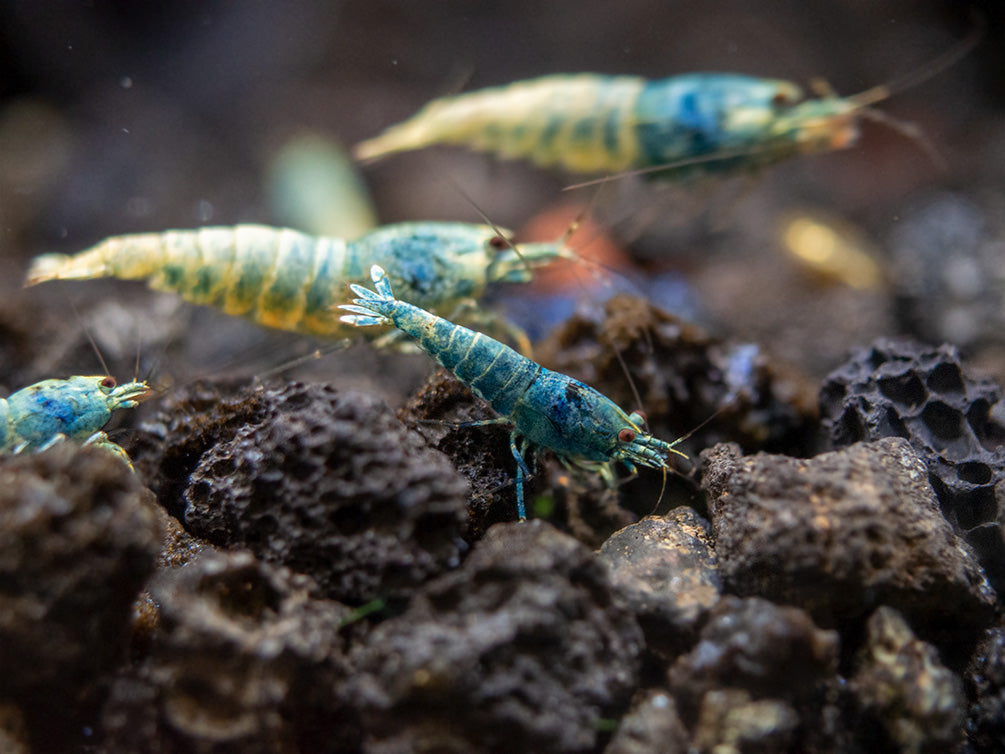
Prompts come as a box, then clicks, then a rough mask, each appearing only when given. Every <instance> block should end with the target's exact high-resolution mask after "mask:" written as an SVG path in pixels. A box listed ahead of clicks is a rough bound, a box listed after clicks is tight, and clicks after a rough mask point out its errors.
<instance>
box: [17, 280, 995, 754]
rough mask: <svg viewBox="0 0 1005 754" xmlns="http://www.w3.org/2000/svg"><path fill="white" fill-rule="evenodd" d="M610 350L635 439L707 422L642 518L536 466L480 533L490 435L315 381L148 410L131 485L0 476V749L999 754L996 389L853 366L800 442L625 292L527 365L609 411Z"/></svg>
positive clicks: (906, 350)
mask: <svg viewBox="0 0 1005 754" xmlns="http://www.w3.org/2000/svg"><path fill="white" fill-rule="evenodd" d="M614 348H617V349H618V350H619V351H620V352H621V354H622V358H623V359H624V361H625V362H626V363H627V365H628V367H629V369H630V371H631V372H632V374H633V375H635V377H636V381H637V384H638V386H639V391H640V394H641V398H642V401H643V403H644V404H645V407H646V408H647V409H648V412H649V414H648V420H649V423H650V425H651V427H652V428H653V429H654V431H655V432H656V433H657V434H659V435H660V436H663V437H674V436H676V435H679V434H682V433H683V432H684V431H686V430H687V429H689V428H691V427H689V426H687V425H689V424H690V425H691V426H693V425H694V424H696V423H698V422H699V421H700V420H701V419H702V418H706V417H707V416H709V415H712V414H715V418H714V419H713V420H712V421H711V422H709V423H708V424H707V425H705V426H704V427H701V428H700V429H699V430H698V431H697V432H696V433H695V434H694V435H693V436H692V437H690V438H689V440H688V441H687V443H686V444H685V443H682V444H681V448H682V449H685V450H687V451H688V453H689V455H690V456H691V458H692V463H691V464H688V463H687V462H685V461H684V460H683V459H679V460H680V461H681V463H680V467H681V471H680V473H679V474H677V475H674V476H672V477H671V479H670V480H669V482H668V489H667V490H666V492H665V494H664V495H663V498H662V499H660V494H659V491H660V487H661V484H662V480H661V477H660V475H659V474H658V473H655V472H652V471H646V472H645V473H643V474H642V475H641V476H640V478H639V479H636V480H632V481H630V482H627V483H625V484H623V485H621V486H620V487H619V488H618V489H616V490H611V489H607V488H606V487H605V486H604V485H603V483H602V482H601V481H600V480H599V478H598V477H596V476H595V475H587V474H572V473H570V472H569V471H567V470H565V469H564V468H562V467H561V466H560V465H559V464H558V463H556V462H555V460H554V459H552V458H550V457H548V456H547V455H543V456H542V457H541V458H539V459H538V461H537V465H536V469H537V473H536V475H535V477H534V478H533V480H531V482H530V483H529V484H528V499H529V500H530V501H532V502H531V508H532V510H533V511H534V515H533V518H532V520H530V521H528V522H527V523H523V524H521V523H517V522H514V520H513V519H514V518H515V501H514V490H513V486H512V481H511V480H512V473H513V470H512V466H513V461H512V458H511V456H510V451H509V447H508V440H507V433H506V431H505V430H504V429H501V428H499V427H491V426H489V427H477V428H463V427H460V428H459V427H457V426H454V425H456V424H457V423H459V422H465V421H476V420H479V419H483V418H487V417H489V416H490V415H491V412H490V411H489V410H488V409H487V408H486V407H485V406H484V404H483V403H482V402H481V401H480V400H479V399H477V398H475V397H474V396H473V395H472V394H471V392H470V391H469V390H468V389H467V388H466V387H465V386H463V385H460V384H459V383H457V382H456V381H455V380H453V379H452V378H451V377H450V376H449V375H447V374H446V373H444V372H442V371H439V372H436V373H434V374H433V375H432V376H431V377H430V379H429V380H428V381H427V383H426V384H425V385H424V386H422V387H421V388H420V389H419V390H418V391H417V392H416V393H414V394H413V395H412V396H411V398H410V399H409V400H408V401H407V402H406V404H405V405H404V406H403V407H401V408H400V410H399V411H398V413H397V415H396V414H395V412H394V411H393V410H392V409H391V408H390V407H388V406H386V405H385V404H383V403H382V402H381V401H380V400H378V399H376V398H374V397H372V396H370V395H369V394H366V393H359V392H354V391H351V390H340V389H339V388H338V386H337V385H334V386H333V385H325V384H316V383H315V384H304V383H298V382H289V383H283V382H277V383H275V384H274V385H265V386H263V385H252V386H246V385H241V384H238V383H234V382H220V381H217V382H214V381H209V382H201V383H195V384H192V385H188V386H182V387H179V388H176V389H174V390H173V391H171V392H169V393H168V394H167V395H165V396H163V397H162V398H161V399H160V400H159V402H158V403H156V404H155V405H153V406H150V407H147V408H148V410H147V411H146V413H145V414H144V415H143V418H142V420H140V422H139V424H140V426H139V428H138V429H137V430H136V431H134V432H133V433H132V434H131V437H130V438H129V439H130V441H131V446H130V450H131V453H132V457H133V458H134V459H135V462H136V466H137V469H138V473H137V474H135V475H133V474H130V473H129V472H128V471H127V470H126V469H125V468H124V467H122V465H121V464H119V463H118V462H116V461H115V460H114V459H111V458H108V457H106V456H105V455H103V454H102V453H101V452H99V451H97V450H95V449H77V448H74V447H72V446H69V445H62V446H58V447H55V448H52V449H50V450H48V451H46V452H44V453H41V454H38V455H35V456H25V457H15V458H6V459H2V460H0V478H2V480H3V483H2V484H0V537H2V538H3V539H2V543H0V544H2V547H0V570H2V576H3V578H2V579H0V605H2V607H3V609H2V610H0V616H2V617H0V660H2V666H3V668H4V673H3V677H2V680H0V712H2V715H0V722H2V724H0V741H3V742H4V743H5V745H8V742H9V745H8V749H9V750H11V751H18V748H17V747H21V748H20V750H21V751H57V752H58V751H77V750H86V751H90V752H101V753H102V754H104V753H107V754H112V753H113V752H179V753H180V752H189V751H204V752H242V754H246V753H247V752H343V751H348V752H351V751H363V752H412V751H436V752H477V751H485V752H504V751H561V752H601V751H606V752H611V753H618V754H621V753H627V752H667V751H671V752H672V751H680V752H685V751H701V752H710V751H713V750H714V751H716V752H720V751H735V752H748V751H749V752H753V751H757V752H802V751H814V752H818V751H819V752H867V751H868V752H872V751H921V752H937V751H952V750H955V749H958V750H960V751H973V752H992V751H996V750H1000V749H998V748H997V747H998V746H999V745H1000V742H1001V740H1002V731H1003V730H1005V702H1003V699H1005V661H1003V657H1005V653H1003V651H1002V646H1003V641H1002V636H1003V632H1005V623H1003V622H1002V618H1001V603H1000V601H999V600H998V599H997V597H996V594H995V592H994V590H993V588H992V584H991V583H989V579H988V575H991V574H989V573H987V571H986V570H985V568H986V567H987V566H989V565H993V564H994V563H996V562H998V561H997V560H996V558H1001V557H1002V552H1001V538H1000V533H1001V522H1002V514H1001V506H1000V504H998V507H997V508H994V509H993V510H992V509H989V508H988V504H984V508H981V509H980V510H982V511H984V512H982V513H980V514H979V515H980V517H981V518H980V520H975V516H977V515H978V514H975V513H973V512H972V511H973V510H974V509H973V508H972V507H971V508H969V509H968V508H966V507H965V505H966V504H967V502H968V501H973V500H974V499H980V495H984V494H990V495H992V496H993V498H994V499H995V500H998V499H999V496H998V495H997V494H995V493H996V492H997V489H998V482H999V481H1000V475H1001V470H1002V469H1003V468H1005V464H1002V463H1001V462H1000V460H999V459H1000V452H1001V449H1000V447H999V446H998V444H997V443H998V438H1000V437H1001V436H1002V435H1001V433H1000V432H999V431H998V429H997V425H996V424H994V422H996V421H997V417H998V413H997V412H998V402H999V400H1000V389H999V388H998V386H997V385H994V384H993V383H989V382H987V381H981V380H978V379H977V378H976V377H973V376H972V375H970V374H969V371H968V367H967V365H966V364H965V363H964V362H962V361H961V360H960V359H959V357H958V355H957V354H956V352H955V351H953V350H952V349H948V348H943V349H927V348H925V347H922V346H919V345H915V344H910V343H890V342H886V341H881V342H878V343H876V344H874V345H873V346H871V348H870V349H867V350H865V351H863V352H862V353H860V354H857V355H855V356H854V357H853V358H852V360H851V361H849V362H848V364H847V365H846V366H844V367H842V368H840V369H839V370H838V371H836V372H835V373H834V375H832V376H831V377H830V378H828V380H827V382H826V383H825V387H824V389H823V392H822V398H821V406H822V410H823V412H824V415H825V417H826V422H825V425H824V426H825V428H826V429H828V432H827V433H826V436H827V437H828V438H829V440H823V441H819V440H817V439H816V438H817V435H816V432H817V430H818V422H817V419H816V415H815V412H814V410H813V408H812V401H811V400H810V399H809V398H808V395H807V391H806V390H805V385H806V384H807V383H806V382H805V381H803V380H800V379H798V378H793V377H791V376H789V375H786V374H784V373H781V372H779V371H778V370H776V369H775V368H773V367H770V366H769V362H768V359H767V358H766V357H765V356H763V355H762V354H761V353H760V352H759V350H758V349H756V348H755V347H753V346H750V345H740V344H733V343H729V342H725V341H720V340H717V339H715V338H713V337H711V336H708V335H706V334H705V333H703V332H701V331H700V330H698V329H696V328H694V327H692V326H690V325H687V324H684V323H682V322H680V321H678V320H675V319H674V318H672V317H669V316H667V315H665V314H663V313H661V312H659V311H657V310H654V309H652V308H651V307H649V306H647V305H643V304H641V303H640V302H638V301H635V300H632V299H627V298H622V299H615V300H614V301H612V302H611V303H610V304H609V305H608V307H607V312H606V314H605V315H604V316H601V317H594V318H583V317H581V318H578V319H573V320H571V321H570V322H568V323H567V324H566V325H565V326H564V327H563V328H561V329H560V330H559V331H558V332H557V333H556V335H555V336H554V337H553V338H552V339H551V340H550V341H549V342H548V343H546V344H545V345H544V346H543V348H542V354H543V356H542V359H543V360H546V362H547V363H549V364H552V365H555V366H556V367H558V368H561V369H562V370H564V371H566V372H568V373H570V374H573V375H575V376H577V377H582V378H584V379H586V380H587V381H589V382H591V384H594V385H596V386H597V387H598V388H599V389H600V390H602V391H604V392H606V394H608V395H611V396H614V397H615V398H616V400H618V401H620V402H621V403H622V405H626V406H631V405H632V402H633V399H632V398H631V396H630V395H629V394H628V393H627V390H626V387H625V383H624V378H623V376H622V373H621V371H620V367H619V366H617V357H616V356H615V355H614V350H613V349H614ZM884 401H885V402H884ZM931 406H937V407H939V408H937V409H935V408H931ZM716 412H718V413H716ZM938 412H941V413H938ZM936 413H938V417H940V421H938V422H937V421H935V420H933V419H932V418H931V417H932V416H935V415H936ZM134 418H135V417H134ZM443 422H446V424H444V423H443ZM681 422H684V424H683V425H682V424H681ZM947 428H953V430H954V431H955V432H956V434H955V435H954V436H953V437H949V429H947ZM821 436H824V435H821ZM957 437H959V438H960V439H957ZM721 439H729V440H731V442H730V443H719V442H718V441H719V440H721ZM939 441H941V444H940V442H939ZM828 444H829V447H831V448H833V449H832V450H829V451H828V452H824V453H821V454H819V455H815V456H814V455H813V453H814V452H815V451H816V450H817V449H818V448H819V447H821V446H822V447H825V448H826V447H828ZM703 447H704V448H706V449H705V450H704V451H703V452H702V453H701V454H700V456H699V455H698V454H696V453H695V452H694V451H695V450H696V449H700V448H703ZM960 469H964V470H969V471H963V472H961V471H960ZM975 469H979V470H980V471H981V474H980V478H979V479H978V478H977V475H976V471H974V470H975ZM940 480H944V481H942V482H940ZM143 483H145V484H146V485H149V488H150V489H152V490H153V491H154V493H155V496H156V502H157V503H159V505H157V504H155V502H154V499H153V498H154V495H151V494H150V492H149V491H148V490H147V489H145V487H144V486H143ZM933 484H934V487H933ZM985 489H988V490H991V492H988V493H984V492H980V491H981V490H985ZM973 490H978V491H979V494H978V493H974V492H973ZM654 507H655V508H656V510H655V511H654V510H653V509H654ZM954 512H955V514H954ZM649 513H651V515H645V514H649ZM642 516H644V517H642ZM640 517H641V520H639V519H640ZM964 522H969V523H968V524H967V525H964ZM995 524H997V526H998V529H997V532H998V535H999V538H998V539H995V538H994V537H987V536H985V537H983V538H980V539H977V540H975V539H974V537H973V536H972V534H973V531H974V530H975V527H977V528H981V527H983V529H990V528H993V527H994V525H995ZM158 542H159V544H158ZM981 543H983V547H977V545H979V544H981ZM972 546H973V547H977V549H976V550H975V549H973V548H972ZM996 548H997V549H996ZM130 606H132V612H131V613H130Z"/></svg>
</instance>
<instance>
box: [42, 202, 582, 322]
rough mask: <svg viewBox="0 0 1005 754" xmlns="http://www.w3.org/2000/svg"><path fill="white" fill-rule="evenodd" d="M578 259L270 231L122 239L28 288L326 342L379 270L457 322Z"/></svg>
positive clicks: (556, 252)
mask: <svg viewBox="0 0 1005 754" xmlns="http://www.w3.org/2000/svg"><path fill="white" fill-rule="evenodd" d="M558 257H574V254H573V253H572V252H571V251H570V250H568V249H567V248H566V247H565V245H564V243H532V244H520V245H518V246H514V245H513V244H511V243H510V242H509V241H508V240H507V239H506V238H504V237H502V236H501V235H500V230H499V229H498V228H495V227H493V226H488V225H473V224H469V223H447V222H418V223H399V224H394V225H386V226H383V227H380V228H377V229H376V230H373V231H371V232H369V233H367V234H365V235H363V236H361V237H360V238H358V239H356V240H355V241H344V240H342V239H338V238H326V237H315V236H309V235H306V234H304V233H300V232H298V231H295V230H290V229H280V228H271V227H267V226H263V225H238V226H234V227H220V228H201V229H199V230H172V231H167V232H164V233H145V234H137V235H126V236H116V237H113V238H109V239H106V240H104V241H102V242H101V243H99V244H97V245H96V246H94V247H92V248H90V249H87V250H86V251H82V252H80V253H79V254H74V255H64V254H45V255H43V256H40V257H36V259H35V260H34V262H33V263H32V266H31V269H30V270H29V272H28V279H27V283H26V285H35V284H37V283H42V282H45V281H47V280H57V279H58V280H76V279H83V278H98V277H117V278H122V279H128V280H139V279H145V280H147V282H148V284H149V285H150V287H151V288H155V289H157V290H161V291H169V292H174V293H177V294H179V295H181V296H182V298H184V299H185V300H187V301H191V302H192V303H196V304H205V305H208V306H213V307H216V308H217V309H220V310H221V311H223V312H225V313H227V314H232V315H237V316H242V317H246V318H247V319H250V320H252V321H253V322H256V323H258V324H261V325H265V326H267V327H274V328H279V329H282V330H292V331H295V332H301V333H306V334H309V335H316V336H321V337H328V338H338V337H344V336H347V335H350V334H352V328H351V327H350V326H348V325H345V324H343V323H341V322H339V319H338V316H336V315H335V314H334V313H333V312H334V307H335V306H337V305H339V304H342V303H346V302H347V301H348V300H349V293H348V291H349V288H348V286H347V283H354V282H365V281H367V280H368V271H369V269H370V267H371V266H372V265H373V264H378V263H379V264H380V265H382V266H385V267H386V268H387V269H388V270H390V271H391V272H390V278H391V280H392V282H393V283H394V284H395V285H396V286H398V288H399V290H401V291H402V292H403V293H402V295H404V296H405V297H406V298H408V299H409V300H410V301H415V302H416V303H417V304H418V305H419V306H423V307H426V308H431V309H434V310H439V311H444V312H446V313H449V311H450V310H451V308H452V307H456V306H458V305H459V304H460V303H461V302H464V301H467V300H471V299H476V298H477V297H478V296H480V295H481V293H482V291H483V290H484V288H485V286H486V285H487V284H488V283H490V282H496V281H505V282H527V281H528V280H529V279H530V276H531V268H532V267H533V266H534V265H539V264H544V263H547V262H549V261H552V260H554V259H556V258H558Z"/></svg>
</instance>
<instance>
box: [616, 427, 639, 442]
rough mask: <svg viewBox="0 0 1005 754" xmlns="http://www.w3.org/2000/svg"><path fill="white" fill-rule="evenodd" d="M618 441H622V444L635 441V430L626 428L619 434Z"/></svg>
mask: <svg viewBox="0 0 1005 754" xmlns="http://www.w3.org/2000/svg"><path fill="white" fill-rule="evenodd" d="M618 439H619V440H621V442H631V441H632V440H634V439H635V430H633V429H628V427H625V428H624V429H623V430H621V431H620V432H618Z"/></svg>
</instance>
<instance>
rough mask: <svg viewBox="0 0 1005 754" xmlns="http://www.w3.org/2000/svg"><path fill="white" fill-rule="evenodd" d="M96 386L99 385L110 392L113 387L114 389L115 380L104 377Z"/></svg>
mask: <svg viewBox="0 0 1005 754" xmlns="http://www.w3.org/2000/svg"><path fill="white" fill-rule="evenodd" d="M98 384H99V385H101V387H106V388H108V389H109V390H111V389H112V388H113V387H115V378H114V377H105V378H104V379H103V380H101V382H99V383H98Z"/></svg>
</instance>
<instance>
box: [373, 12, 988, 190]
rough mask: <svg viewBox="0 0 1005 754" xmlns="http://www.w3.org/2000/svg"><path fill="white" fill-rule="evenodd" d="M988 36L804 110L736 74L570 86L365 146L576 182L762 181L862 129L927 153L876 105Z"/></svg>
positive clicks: (514, 94) (454, 100)
mask: <svg viewBox="0 0 1005 754" xmlns="http://www.w3.org/2000/svg"><path fill="white" fill-rule="evenodd" d="M981 32H982V28H978V29H976V30H975V32H974V33H973V34H971V35H970V36H968V37H967V38H966V39H965V40H962V41H961V42H960V43H959V44H958V45H956V46H954V47H953V48H952V49H951V50H949V51H947V52H946V53H945V54H943V55H942V56H940V57H939V58H937V59H936V60H933V61H932V62H931V63H930V64H929V65H927V66H925V67H924V68H923V69H919V70H918V71H917V72H915V74H912V75H910V76H907V77H904V79H903V80H902V81H900V82H896V83H892V84H890V85H887V86H877V87H874V88H872V89H869V90H867V91H864V92H861V93H859V94H856V95H853V96H850V97H839V96H838V95H837V94H835V93H834V92H833V90H831V89H830V87H828V86H826V84H823V83H819V82H818V83H817V85H816V86H815V87H814V90H815V92H816V93H817V95H818V96H817V97H816V98H809V99H807V98H805V97H804V94H803V91H802V89H801V88H800V87H799V86H798V85H797V84H795V83H792V82H790V81H783V80H779V79H767V78H756V77H753V76H745V75H740V74H729V73H690V74H683V75H679V76H671V77H668V78H663V79H656V80H647V79H644V78H641V77H638V76H604V75H600V74H593V73H581V74H559V75H551V76H543V77H540V78H536V79H530V80H527V81H517V82H515V83H512V84H509V85H506V86H498V87H490V88H487V89H482V90H479V91H474V92H468V93H464V94H458V95H453V96H448V97H441V98H439V99H436V100H433V101H432V102H430V103H428V104H427V105H426V106H425V107H423V108H422V109H421V110H419V111H418V112H417V113H416V114H415V115H413V116H412V117H411V118H409V119H407V120H405V121H403V122H401V123H399V124H397V125H394V126H391V127H390V128H388V129H387V130H386V131H385V132H384V133H383V134H381V135H379V136H376V137H374V138H372V139H369V140H367V141H363V142H361V143H359V144H357V145H356V148H355V150H354V154H355V156H356V158H357V159H360V160H376V159H379V158H382V157H385V156H387V155H390V154H394V153H397V152H406V151H410V150H415V149H423V148H425V147H429V146H434V145H438V144H445V145H454V146H466V147H468V148H470V149H473V150H476V151H482V152H489V153H492V154H495V155H497V156H499V157H502V158H504V159H512V158H521V159H527V160H529V161H530V162H532V163H534V164H535V165H538V166H541V167H551V166H557V167H561V168H564V169H565V170H568V171H570V172H573V173H621V172H637V173H645V174H649V175H651V176H653V177H660V178H673V179H677V178H682V177H688V176H691V175H693V174H695V173H699V174H703V173H729V172H735V171H742V170H752V169H757V168H760V167H763V166H765V165H769V164H772V163H775V162H780V161H782V160H785V159H788V158H790V157H794V156H796V155H799V154H807V153H814V152H825V151H831V150H837V149H844V148H846V147H850V146H852V145H853V144H854V143H855V142H856V140H857V138H858V135H859V128H858V125H859V120H860V119H861V118H863V117H865V118H871V119H874V120H879V121H881V122H884V123H886V124H888V125H890V126H892V127H894V128H897V129H898V130H900V131H902V132H904V133H905V134H907V135H909V136H911V137H912V138H915V139H916V140H917V141H918V142H919V144H920V145H921V146H922V147H923V148H926V149H927V148H928V145H927V143H926V142H924V141H923V140H922V139H921V137H920V134H918V133H917V132H916V131H915V130H914V129H913V128H912V127H910V126H908V125H905V124H899V123H896V122H895V121H893V120H892V119H890V118H887V117H886V116H884V115H883V114H882V113H881V112H879V111H877V110H875V109H874V108H873V107H872V105H875V104H876V103H878V102H880V101H882V100H884V99H886V98H888V97H890V96H891V95H892V94H893V93H894V92H895V91H900V90H902V89H905V88H907V87H908V86H913V85H914V84H916V83H919V82H920V81H922V80H924V79H926V78H928V77H930V76H932V75H934V74H935V73H937V72H939V71H941V70H943V69H944V68H946V67H948V66H949V65H951V64H952V63H954V62H956V60H958V59H959V58H960V57H962V56H963V55H964V54H966V53H967V52H969V51H970V49H972V48H973V46H974V45H975V44H976V42H977V40H978V39H979V37H980V34H981Z"/></svg>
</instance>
